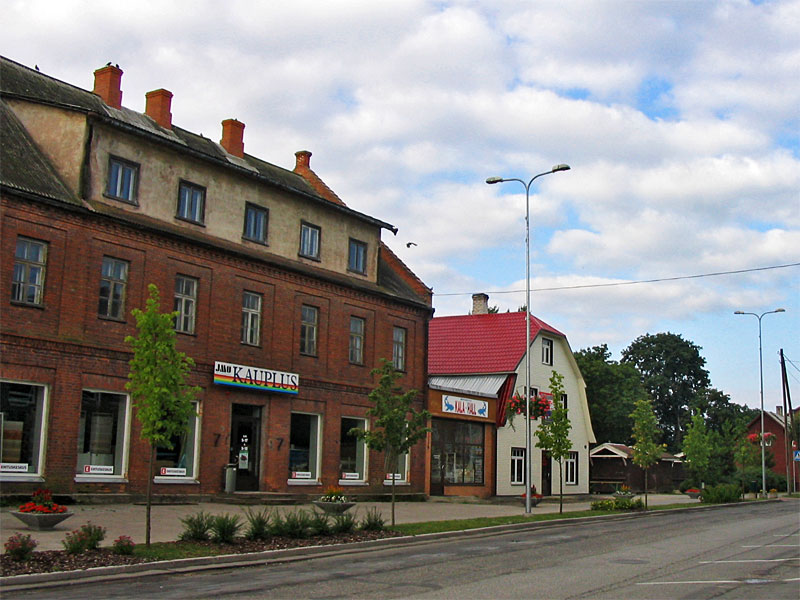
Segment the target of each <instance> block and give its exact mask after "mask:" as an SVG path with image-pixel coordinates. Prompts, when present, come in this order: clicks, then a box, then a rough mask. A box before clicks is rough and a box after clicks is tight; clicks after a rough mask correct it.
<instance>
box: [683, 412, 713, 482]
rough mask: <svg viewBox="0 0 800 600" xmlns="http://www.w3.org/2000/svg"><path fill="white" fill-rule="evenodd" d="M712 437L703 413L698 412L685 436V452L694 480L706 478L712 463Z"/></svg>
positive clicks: (699, 480) (702, 480) (701, 480)
mask: <svg viewBox="0 0 800 600" xmlns="http://www.w3.org/2000/svg"><path fill="white" fill-rule="evenodd" d="M711 450H712V448H711V438H710V437H709V432H708V431H707V430H706V421H705V419H704V418H703V415H701V414H700V413H696V414H695V415H694V417H692V423H691V425H689V429H688V431H687V432H686V436H684V438H683V452H684V454H686V461H687V462H686V465H687V468H688V470H689V473H690V474H691V476H692V481H693V482H694V483H696V484H700V483H702V482H704V481H705V480H706V476H707V473H708V469H709V466H710V463H711Z"/></svg>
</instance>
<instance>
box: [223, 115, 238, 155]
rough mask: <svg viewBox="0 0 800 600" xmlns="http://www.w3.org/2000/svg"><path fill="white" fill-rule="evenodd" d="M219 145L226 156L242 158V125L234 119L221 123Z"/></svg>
mask: <svg viewBox="0 0 800 600" xmlns="http://www.w3.org/2000/svg"><path fill="white" fill-rule="evenodd" d="M219 143H220V144H222V147H223V148H225V150H226V151H227V152H228V154H233V155H234V156H238V157H239V158H244V123H242V122H241V121H237V120H236V119H225V120H224V121H223V122H222V139H221V140H220V142H219Z"/></svg>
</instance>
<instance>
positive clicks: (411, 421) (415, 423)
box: [350, 359, 431, 526]
mask: <svg viewBox="0 0 800 600" xmlns="http://www.w3.org/2000/svg"><path fill="white" fill-rule="evenodd" d="M372 374H373V375H377V376H378V385H377V387H376V388H375V389H374V390H372V391H371V392H370V393H369V399H370V401H371V402H372V407H371V408H369V409H368V410H367V416H369V417H372V418H373V419H374V421H373V428H372V429H370V430H368V431H365V430H363V429H357V428H356V429H351V430H350V433H351V434H352V435H355V436H356V437H358V438H359V439H362V440H364V443H365V444H366V445H367V447H368V448H369V449H370V450H375V451H377V452H383V453H384V459H385V468H386V471H388V472H389V473H390V474H391V477H392V526H394V502H395V471H396V470H397V461H398V459H399V457H401V456H402V455H403V454H406V453H408V452H409V450H411V448H412V447H413V446H414V444H416V443H417V442H418V441H419V440H421V439H423V438H424V437H425V435H426V434H427V433H428V431H430V429H429V428H428V427H427V424H428V420H429V419H430V417H431V415H430V413H429V412H428V411H427V410H421V411H415V410H414V408H413V406H412V404H413V402H414V400H415V399H416V398H417V395H418V393H417V391H416V390H410V391H408V392H405V393H403V390H402V389H401V388H400V387H399V386H398V385H396V384H395V382H396V381H397V378H398V377H400V373H398V372H397V371H396V370H395V368H394V365H393V364H392V363H391V361H388V360H386V359H381V366H380V367H378V368H376V369H373V370H372Z"/></svg>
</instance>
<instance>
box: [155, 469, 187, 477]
mask: <svg viewBox="0 0 800 600" xmlns="http://www.w3.org/2000/svg"><path fill="white" fill-rule="evenodd" d="M159 475H161V476H162V477H186V469H177V468H173V467H161V470H160V471H159Z"/></svg>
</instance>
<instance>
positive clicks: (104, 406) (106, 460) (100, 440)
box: [76, 390, 128, 476]
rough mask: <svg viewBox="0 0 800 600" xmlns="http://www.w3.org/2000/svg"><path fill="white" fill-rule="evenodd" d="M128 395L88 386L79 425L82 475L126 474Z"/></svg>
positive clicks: (79, 456) (82, 402)
mask: <svg viewBox="0 0 800 600" xmlns="http://www.w3.org/2000/svg"><path fill="white" fill-rule="evenodd" d="M127 414H128V397H127V396H125V395H124V394H109V393H104V392H89V391H86V390H84V392H83V398H82V401H81V418H80V424H79V427H78V466H77V469H76V472H77V473H78V474H79V475H116V476H119V475H123V466H124V463H123V458H124V453H125V452H124V450H125V444H126V436H127V427H126V419H127Z"/></svg>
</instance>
